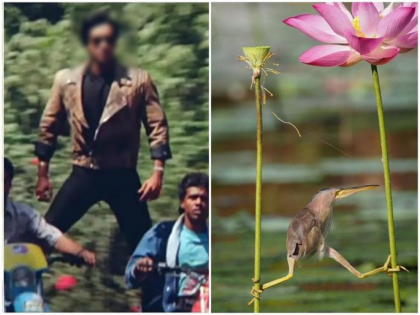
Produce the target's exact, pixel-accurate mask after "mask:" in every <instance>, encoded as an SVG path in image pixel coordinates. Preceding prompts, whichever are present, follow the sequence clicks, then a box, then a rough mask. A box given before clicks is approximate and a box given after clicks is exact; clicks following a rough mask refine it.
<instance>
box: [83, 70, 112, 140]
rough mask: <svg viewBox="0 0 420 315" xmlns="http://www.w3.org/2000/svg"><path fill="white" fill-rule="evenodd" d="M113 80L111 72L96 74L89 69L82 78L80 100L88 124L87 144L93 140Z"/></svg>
mask: <svg viewBox="0 0 420 315" xmlns="http://www.w3.org/2000/svg"><path fill="white" fill-rule="evenodd" d="M113 81H114V75H113V74H107V75H103V76H96V75H94V74H93V73H91V72H89V71H87V72H86V74H85V76H84V78H83V89H82V102H83V111H84V114H85V117H86V121H87V123H88V125H89V130H87V138H86V140H88V142H87V143H89V144H92V142H93V138H94V136H95V131H96V129H97V128H98V125H99V121H100V119H101V116H102V112H103V110H104V108H105V105H106V101H107V99H108V94H109V91H110V89H111V84H112V82H113Z"/></svg>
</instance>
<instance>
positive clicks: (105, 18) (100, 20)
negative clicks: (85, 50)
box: [80, 12, 120, 45]
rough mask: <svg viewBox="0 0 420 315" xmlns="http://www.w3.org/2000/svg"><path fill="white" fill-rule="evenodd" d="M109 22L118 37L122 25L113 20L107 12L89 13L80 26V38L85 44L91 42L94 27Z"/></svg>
mask: <svg viewBox="0 0 420 315" xmlns="http://www.w3.org/2000/svg"><path fill="white" fill-rule="evenodd" d="M102 24H108V25H110V26H111V27H112V29H113V30H114V39H115V40H116V39H117V38H118V35H119V32H120V27H119V25H118V23H117V22H116V21H115V20H113V19H112V18H111V17H110V16H109V15H108V14H107V13H106V12H95V13H93V14H91V15H88V16H87V17H86V18H84V19H83V21H82V26H81V28H80V40H81V41H82V43H83V45H87V43H88V42H89V34H90V31H91V30H92V28H95V27H96V26H99V25H102Z"/></svg>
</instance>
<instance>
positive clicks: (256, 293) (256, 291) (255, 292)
mask: <svg viewBox="0 0 420 315" xmlns="http://www.w3.org/2000/svg"><path fill="white" fill-rule="evenodd" d="M259 281H260V279H255V278H252V282H254V283H257V282H259ZM261 293H263V290H261V289H255V287H254V286H253V287H252V289H251V292H250V294H251V295H252V296H253V298H252V300H251V301H249V302H248V305H251V304H252V303H254V302H255V300H259V299H260V294H261Z"/></svg>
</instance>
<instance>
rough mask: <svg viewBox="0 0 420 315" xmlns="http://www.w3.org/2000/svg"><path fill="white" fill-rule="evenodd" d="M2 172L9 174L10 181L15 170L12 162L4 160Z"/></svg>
mask: <svg viewBox="0 0 420 315" xmlns="http://www.w3.org/2000/svg"><path fill="white" fill-rule="evenodd" d="M4 171H5V172H7V174H9V176H10V179H13V177H14V176H15V168H14V166H13V164H12V162H11V161H10V160H9V159H8V158H6V157H5V158H4Z"/></svg>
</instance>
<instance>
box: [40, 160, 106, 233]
mask: <svg viewBox="0 0 420 315" xmlns="http://www.w3.org/2000/svg"><path fill="white" fill-rule="evenodd" d="M94 172H95V171H93V170H90V169H87V168H82V167H77V166H75V167H74V168H73V171H72V173H71V174H70V176H69V178H67V180H66V181H65V182H64V184H63V186H62V187H61V188H60V190H59V191H58V193H57V195H56V196H55V198H54V200H53V202H52V204H51V207H50V208H49V210H48V212H47V214H46V215H45V219H46V220H47V222H48V223H50V224H52V225H54V226H55V227H57V228H58V229H60V230H61V231H62V232H67V231H68V230H69V229H70V228H71V227H72V226H73V224H75V223H76V222H77V221H79V220H80V218H81V217H82V216H83V215H84V214H85V213H86V212H87V211H88V210H89V208H90V207H92V206H93V205H94V204H95V203H97V202H98V201H99V187H98V185H97V181H95V178H94V174H93V173H94Z"/></svg>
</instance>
